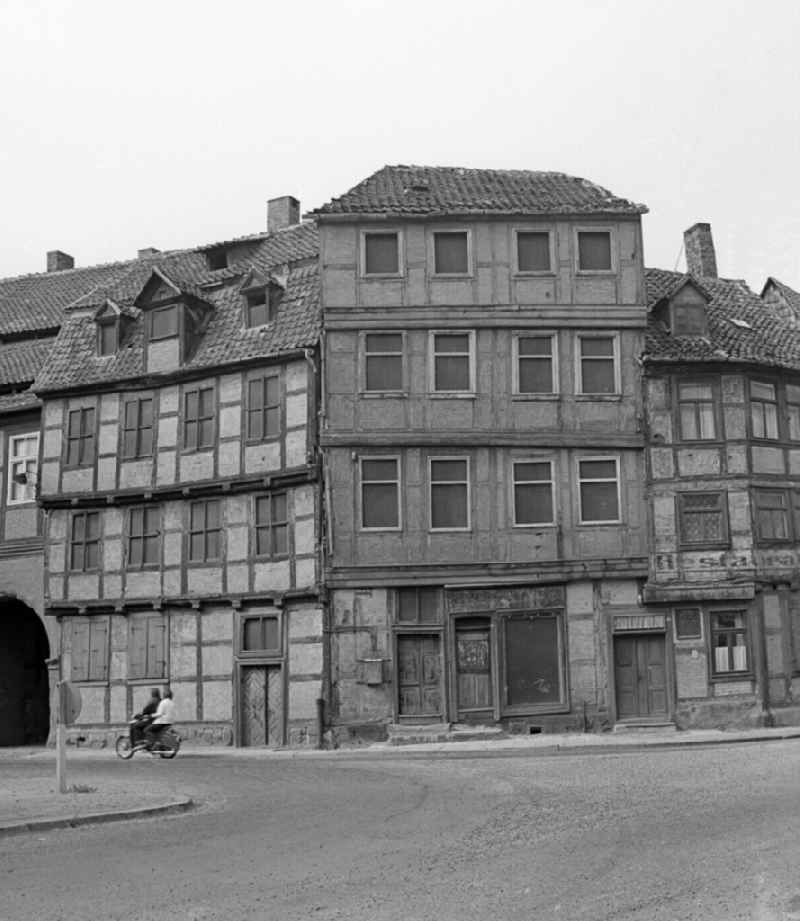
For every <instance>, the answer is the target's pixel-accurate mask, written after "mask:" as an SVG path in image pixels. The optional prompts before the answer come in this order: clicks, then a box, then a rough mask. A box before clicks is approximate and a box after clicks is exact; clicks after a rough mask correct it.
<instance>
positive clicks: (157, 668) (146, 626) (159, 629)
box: [128, 614, 167, 678]
mask: <svg viewBox="0 0 800 921" xmlns="http://www.w3.org/2000/svg"><path fill="white" fill-rule="evenodd" d="M129 634H130V636H129V643H128V677H129V678H166V677H167V622H166V618H165V617H164V615H163V614H146V615H138V614H134V615H132V616H131V618H130V622H129Z"/></svg>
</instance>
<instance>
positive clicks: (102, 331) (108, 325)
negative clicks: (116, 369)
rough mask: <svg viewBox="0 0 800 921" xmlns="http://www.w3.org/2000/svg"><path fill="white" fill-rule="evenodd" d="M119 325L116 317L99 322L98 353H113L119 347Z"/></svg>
mask: <svg viewBox="0 0 800 921" xmlns="http://www.w3.org/2000/svg"><path fill="white" fill-rule="evenodd" d="M118 329H119V327H118V325H117V320H116V318H114V319H110V320H103V321H102V322H98V324H97V354H98V355H113V354H114V353H115V352H116V351H117V348H118V345H117V331H118Z"/></svg>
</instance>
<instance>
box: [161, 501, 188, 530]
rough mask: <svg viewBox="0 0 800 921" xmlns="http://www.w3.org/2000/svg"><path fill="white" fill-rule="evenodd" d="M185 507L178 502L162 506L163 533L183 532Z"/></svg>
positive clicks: (166, 503)
mask: <svg viewBox="0 0 800 921" xmlns="http://www.w3.org/2000/svg"><path fill="white" fill-rule="evenodd" d="M184 508H185V505H184V503H183V502H180V501H170V502H165V503H164V504H163V505H162V510H163V511H162V514H163V520H164V530H165V531H183V530H184V523H183V522H184V518H183V513H184Z"/></svg>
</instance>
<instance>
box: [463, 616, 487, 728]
mask: <svg viewBox="0 0 800 921" xmlns="http://www.w3.org/2000/svg"><path fill="white" fill-rule="evenodd" d="M491 662H492V655H491V633H490V629H489V621H488V619H487V620H477V619H476V620H472V619H470V620H469V621H468V622H466V621H462V622H461V623H458V624H457V625H456V685H457V695H458V718H459V719H464V720H470V719H473V720H474V719H481V718H485V717H486V716H487V715H488V714H487V711H489V710H491V709H492V706H493V702H492V664H491Z"/></svg>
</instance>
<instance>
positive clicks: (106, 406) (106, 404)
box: [100, 393, 120, 422]
mask: <svg viewBox="0 0 800 921" xmlns="http://www.w3.org/2000/svg"><path fill="white" fill-rule="evenodd" d="M119 416H120V412H119V394H118V393H104V394H103V395H102V396H101V397H100V421H101V422H117V420H118V419H119Z"/></svg>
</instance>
